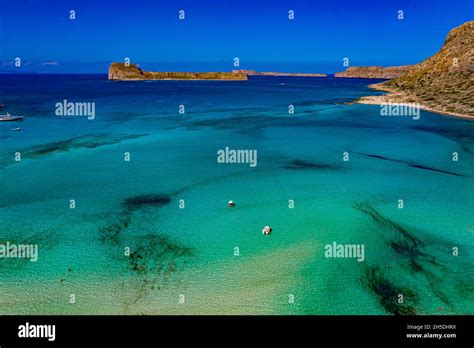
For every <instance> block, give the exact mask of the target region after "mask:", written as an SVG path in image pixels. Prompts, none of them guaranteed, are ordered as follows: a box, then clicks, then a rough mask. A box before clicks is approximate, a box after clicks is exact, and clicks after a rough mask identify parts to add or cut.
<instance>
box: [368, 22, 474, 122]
mask: <svg viewBox="0 0 474 348" xmlns="http://www.w3.org/2000/svg"><path fill="white" fill-rule="evenodd" d="M376 88H378V89H380V90H386V91H389V92H393V91H400V92H403V93H404V94H405V95H406V96H407V98H409V97H411V98H412V99H414V100H419V101H420V102H421V103H422V104H424V105H427V106H428V107H433V108H436V109H439V110H441V111H444V112H446V113H453V114H463V115H467V116H474V21H471V22H466V23H464V24H463V25H461V26H459V27H457V28H454V29H452V30H451V31H450V32H449V34H448V36H447V37H446V40H445V42H444V44H443V46H442V47H441V49H440V50H439V51H438V52H437V53H436V54H435V55H433V56H432V57H430V58H428V59H426V60H424V61H423V62H421V63H419V64H416V65H414V66H412V67H411V69H410V70H409V72H408V73H407V74H405V75H403V76H400V77H398V78H396V79H393V80H391V81H387V82H384V83H382V84H378V85H377V87H376Z"/></svg>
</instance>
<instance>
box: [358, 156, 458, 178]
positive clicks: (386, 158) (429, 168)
mask: <svg viewBox="0 0 474 348" xmlns="http://www.w3.org/2000/svg"><path fill="white" fill-rule="evenodd" d="M361 155H363V156H366V157H370V158H376V159H380V160H383V161H390V162H395V163H402V164H406V165H408V166H410V167H412V168H417V169H423V170H429V171H432V172H437V173H442V174H448V175H454V176H461V177H466V175H464V174H458V173H454V172H449V171H447V170H443V169H437V168H432V167H427V166H423V165H421V164H417V163H412V162H410V161H404V160H399V159H394V158H388V157H384V156H380V155H374V154H368V153H362V154H361Z"/></svg>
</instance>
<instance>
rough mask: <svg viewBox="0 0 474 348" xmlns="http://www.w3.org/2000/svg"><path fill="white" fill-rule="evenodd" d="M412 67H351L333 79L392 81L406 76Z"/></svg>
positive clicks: (336, 74) (335, 75)
mask: <svg viewBox="0 0 474 348" xmlns="http://www.w3.org/2000/svg"><path fill="white" fill-rule="evenodd" d="M411 67H412V65H401V66H389V67H383V66H352V67H349V68H347V69H346V70H345V71H343V72H337V73H335V74H334V77H348V78H364V79H393V78H396V77H400V76H402V75H404V74H406V73H407V72H408V71H409V69H410V68H411Z"/></svg>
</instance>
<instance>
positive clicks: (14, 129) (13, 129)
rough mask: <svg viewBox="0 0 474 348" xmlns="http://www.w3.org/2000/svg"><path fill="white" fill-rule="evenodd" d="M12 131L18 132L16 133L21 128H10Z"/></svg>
mask: <svg viewBox="0 0 474 348" xmlns="http://www.w3.org/2000/svg"><path fill="white" fill-rule="evenodd" d="M12 131H15V132H18V131H21V128H20V127H17V128H12Z"/></svg>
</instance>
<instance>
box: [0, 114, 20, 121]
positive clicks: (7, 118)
mask: <svg viewBox="0 0 474 348" xmlns="http://www.w3.org/2000/svg"><path fill="white" fill-rule="evenodd" d="M23 118H24V117H23V116H13V115H10V114H9V113H8V112H7V113H6V114H5V115H0V122H9V121H10V122H12V121H23Z"/></svg>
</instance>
